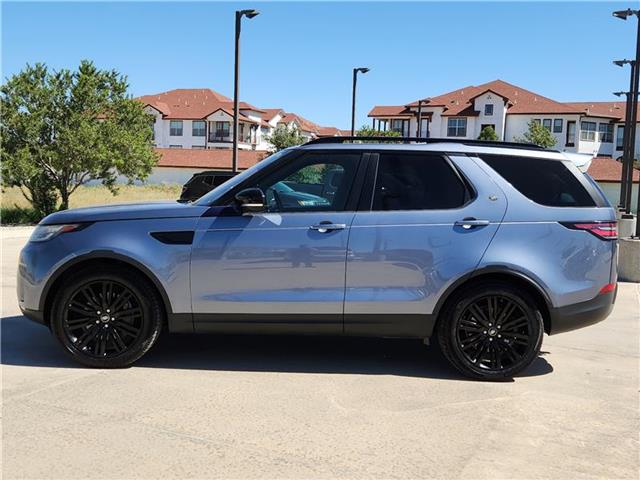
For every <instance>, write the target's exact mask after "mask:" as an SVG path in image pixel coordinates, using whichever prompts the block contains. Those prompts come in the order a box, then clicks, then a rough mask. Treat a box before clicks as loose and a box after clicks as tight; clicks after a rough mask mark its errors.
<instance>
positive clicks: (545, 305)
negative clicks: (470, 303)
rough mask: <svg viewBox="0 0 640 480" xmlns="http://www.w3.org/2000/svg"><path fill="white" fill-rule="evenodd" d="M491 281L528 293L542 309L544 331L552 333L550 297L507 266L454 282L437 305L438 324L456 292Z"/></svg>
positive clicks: (529, 280)
mask: <svg viewBox="0 0 640 480" xmlns="http://www.w3.org/2000/svg"><path fill="white" fill-rule="evenodd" d="M491 280H494V281H506V282H509V283H512V284H515V285H517V286H518V287H520V288H522V289H523V290H525V291H526V292H528V293H529V294H530V295H531V296H532V297H533V299H534V300H535V302H536V304H537V306H538V308H540V312H541V313H542V318H543V321H544V331H545V332H546V333H547V334H548V333H549V332H550V331H551V315H550V312H551V309H552V308H553V304H552V303H551V298H550V297H549V295H548V294H547V293H546V292H545V290H544V288H542V286H541V285H540V284H539V283H538V282H537V281H536V280H534V279H533V278H531V277H530V276H529V275H527V274H525V273H523V272H520V271H517V270H514V269H512V268H509V267H506V266H491V267H485V268H480V269H478V270H475V271H473V272H471V273H469V274H467V275H465V276H463V277H461V278H459V279H458V280H457V281H455V282H453V284H451V285H450V286H449V287H448V288H447V290H446V291H445V293H444V295H442V296H441V297H440V299H439V300H438V302H437V303H436V306H435V308H434V311H433V313H434V316H435V317H436V324H437V323H438V321H439V319H440V312H442V311H443V309H444V307H445V306H446V304H447V302H448V301H450V300H451V299H452V298H453V296H454V294H455V293H456V292H458V291H460V290H461V289H462V288H466V287H468V286H469V285H475V284H478V283H483V282H486V281H491Z"/></svg>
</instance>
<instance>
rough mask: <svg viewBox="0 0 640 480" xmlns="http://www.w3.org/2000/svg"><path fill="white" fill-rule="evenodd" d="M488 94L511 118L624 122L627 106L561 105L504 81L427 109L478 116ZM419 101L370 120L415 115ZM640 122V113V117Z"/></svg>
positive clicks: (377, 111) (433, 101)
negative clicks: (498, 99) (564, 116)
mask: <svg viewBox="0 0 640 480" xmlns="http://www.w3.org/2000/svg"><path fill="white" fill-rule="evenodd" d="M484 93H494V94H496V95H498V96H500V97H502V98H503V99H504V100H505V101H506V102H507V113H509V114H577V115H580V114H581V115H586V114H588V115H591V116H600V117H604V118H611V119H616V120H619V119H623V118H624V108H625V104H624V102H564V103H563V102H557V101H555V100H552V99H550V98H547V97H544V96H542V95H539V94H537V93H535V92H531V91H529V90H526V89H524V88H520V87H518V86H516V85H512V84H510V83H507V82H505V81H503V80H494V81H492V82H488V83H484V84H482V85H477V86H476V85H470V86H468V87H464V88H460V89H458V90H454V91H452V92H448V93H445V94H443V95H438V96H436V97H431V98H426V99H423V101H422V102H423V103H422V106H423V107H443V108H444V111H443V113H442V115H443V116H453V115H456V116H458V115H459V116H474V115H478V113H479V112H476V111H475V110H474V109H473V101H474V100H475V98H477V97H478V96H479V95H482V94H484ZM417 106H418V101H417V100H416V101H414V102H411V103H409V104H407V105H397V106H376V107H374V108H373V109H372V110H371V112H369V116H370V117H379V116H388V117H392V116H407V115H413V113H411V112H410V110H409V108H408V107H414V108H415V107H417ZM638 119H639V121H640V112H639V115H638Z"/></svg>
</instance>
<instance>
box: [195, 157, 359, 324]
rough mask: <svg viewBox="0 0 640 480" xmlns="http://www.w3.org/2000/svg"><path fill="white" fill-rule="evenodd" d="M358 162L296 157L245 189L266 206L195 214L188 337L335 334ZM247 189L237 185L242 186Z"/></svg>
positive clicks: (341, 302)
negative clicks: (260, 195)
mask: <svg viewBox="0 0 640 480" xmlns="http://www.w3.org/2000/svg"><path fill="white" fill-rule="evenodd" d="M360 157H361V155H360V154H359V153H358V154H354V153H340V152H330V153H315V152H310V153H306V154H304V155H303V156H301V157H298V158H296V159H295V160H293V161H292V162H291V163H289V164H287V165H285V166H283V167H281V168H279V169H278V170H277V171H276V172H275V173H271V174H267V176H266V177H264V178H262V179H258V180H257V181H256V183H255V184H254V185H249V186H252V187H258V188H260V189H262V191H263V192H264V193H265V197H266V200H267V204H268V208H267V211H266V212H264V213H259V214H253V215H240V214H234V213H231V214H229V213H228V212H229V211H231V212H234V209H233V207H229V208H228V209H227V210H226V211H227V214H225V215H220V216H215V217H206V216H205V217H203V218H202V219H201V220H200V221H199V224H198V228H197V232H196V236H195V238H194V246H193V251H192V259H191V294H192V306H193V312H194V322H195V328H196V331H245V330H246V331H252V332H265V333H269V332H273V333H276V332H291V333H298V332H299V333H341V332H342V314H343V302H344V283H345V262H346V252H347V240H348V237H349V227H350V224H351V221H352V220H353V216H354V212H353V209H352V208H349V207H347V205H348V201H350V195H353V192H352V185H353V183H354V182H353V180H354V178H355V176H356V170H357V169H358V165H359V163H360ZM245 187H247V185H243V188H245Z"/></svg>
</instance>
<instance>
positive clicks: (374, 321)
mask: <svg viewBox="0 0 640 480" xmlns="http://www.w3.org/2000/svg"><path fill="white" fill-rule="evenodd" d="M371 157H372V162H371V163H372V168H371V171H369V172H368V175H367V176H368V180H367V182H368V184H369V189H368V190H367V191H368V192H370V195H369V197H366V195H365V196H364V197H363V198H365V202H364V204H363V205H361V209H360V211H358V212H357V214H356V215H355V218H354V221H353V223H352V226H351V232H350V238H349V254H348V258H347V271H346V294H345V319H344V321H345V333H348V334H373V335H391V336H411V337H415V336H417V337H428V336H430V334H431V330H432V327H433V325H434V321H435V318H434V315H433V313H434V309H435V306H436V303H437V301H438V299H439V298H440V297H441V296H442V294H443V292H444V291H445V290H446V289H447V288H448V287H449V286H450V285H451V284H452V283H453V282H455V281H456V280H457V279H459V278H461V277H463V276H464V275H465V274H467V273H470V272H472V271H473V270H474V268H475V267H476V265H477V264H478V262H479V261H480V259H481V258H482V255H483V253H484V251H485V250H486V249H487V247H488V245H489V243H490V241H491V239H492V237H493V235H494V234H495V233H496V231H497V229H498V227H499V224H500V221H501V220H502V218H503V216H504V214H505V211H506V205H507V203H506V200H505V197H504V194H503V193H502V191H501V190H500V189H499V188H498V186H497V185H496V184H495V183H494V182H493V181H492V180H491V179H490V178H489V176H488V175H487V174H486V173H484V172H483V171H482V170H481V168H480V167H479V166H478V165H477V164H476V163H474V162H473V160H472V159H471V158H468V157H466V156H456V157H450V158H448V157H447V156H445V155H443V154H439V153H432V152H398V151H386V152H380V153H379V154H372V155H371ZM366 184H367V183H365V185H366ZM364 193H365V192H363V195H364Z"/></svg>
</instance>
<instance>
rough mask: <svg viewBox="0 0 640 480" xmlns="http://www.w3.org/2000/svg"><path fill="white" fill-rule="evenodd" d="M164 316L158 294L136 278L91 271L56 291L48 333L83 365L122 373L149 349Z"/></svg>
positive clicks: (109, 271)
mask: <svg viewBox="0 0 640 480" xmlns="http://www.w3.org/2000/svg"><path fill="white" fill-rule="evenodd" d="M98 270H99V271H98ZM163 315H164V314H163V309H162V305H161V303H160V299H159V298H158V294H157V293H156V291H155V289H154V288H153V286H152V285H151V284H150V283H149V282H148V280H147V279H146V278H145V277H143V276H142V275H140V274H139V273H137V272H135V271H129V270H122V269H113V268H100V269H90V270H83V271H81V272H78V274H76V275H74V276H73V277H71V278H70V279H69V280H68V281H67V282H66V283H65V284H64V285H63V286H62V287H61V289H60V290H59V291H58V293H57V296H56V299H55V302H54V305H53V309H52V317H51V329H52V330H53V333H54V334H55V336H56V337H57V338H58V340H59V341H60V342H61V343H62V345H63V346H64V349H65V351H66V352H67V353H68V354H69V355H71V357H73V358H74V359H75V360H76V361H78V362H80V363H82V364H83V365H87V366H90V367H99V368H120V367H126V366H129V365H131V364H132V363H134V362H135V361H136V360H138V359H139V358H140V357H142V355H144V354H145V353H146V352H147V351H148V350H149V349H150V348H151V347H152V345H153V344H154V343H155V341H156V339H157V338H158V335H159V334H160V331H161V329H162V323H163Z"/></svg>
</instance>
